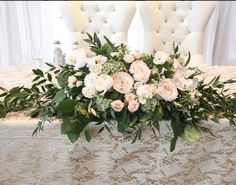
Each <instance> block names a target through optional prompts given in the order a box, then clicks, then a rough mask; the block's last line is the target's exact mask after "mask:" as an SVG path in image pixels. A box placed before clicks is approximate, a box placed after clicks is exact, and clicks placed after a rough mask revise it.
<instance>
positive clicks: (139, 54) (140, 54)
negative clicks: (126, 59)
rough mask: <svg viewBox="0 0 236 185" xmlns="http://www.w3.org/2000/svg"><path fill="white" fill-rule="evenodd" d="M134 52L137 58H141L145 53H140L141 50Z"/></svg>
mask: <svg viewBox="0 0 236 185" xmlns="http://www.w3.org/2000/svg"><path fill="white" fill-rule="evenodd" d="M132 54H133V56H134V58H135V60H139V59H140V58H141V57H143V55H144V53H140V52H134V53H132Z"/></svg>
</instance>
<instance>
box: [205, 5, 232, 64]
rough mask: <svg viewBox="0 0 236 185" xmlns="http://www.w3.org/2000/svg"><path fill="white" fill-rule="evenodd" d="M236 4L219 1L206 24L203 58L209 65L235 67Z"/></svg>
mask: <svg viewBox="0 0 236 185" xmlns="http://www.w3.org/2000/svg"><path fill="white" fill-rule="evenodd" d="M235 17H236V2H233V1H219V2H217V4H216V9H215V11H214V13H213V15H212V17H211V19H210V21H209V23H208V26H207V29H206V35H205V45H204V47H205V50H204V51H205V56H206V60H207V62H208V64H209V65H236V21H235Z"/></svg>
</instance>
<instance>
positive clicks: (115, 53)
mask: <svg viewBox="0 0 236 185" xmlns="http://www.w3.org/2000/svg"><path fill="white" fill-rule="evenodd" d="M111 56H112V57H114V56H119V52H112V53H111Z"/></svg>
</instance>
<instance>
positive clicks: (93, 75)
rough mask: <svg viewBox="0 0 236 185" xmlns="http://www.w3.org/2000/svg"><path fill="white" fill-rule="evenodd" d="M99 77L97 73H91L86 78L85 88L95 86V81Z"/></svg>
mask: <svg viewBox="0 0 236 185" xmlns="http://www.w3.org/2000/svg"><path fill="white" fill-rule="evenodd" d="M97 77H98V75H97V74H96V73H89V74H87V75H86V76H85V78H84V85H85V86H94V83H95V80H96V79H97Z"/></svg>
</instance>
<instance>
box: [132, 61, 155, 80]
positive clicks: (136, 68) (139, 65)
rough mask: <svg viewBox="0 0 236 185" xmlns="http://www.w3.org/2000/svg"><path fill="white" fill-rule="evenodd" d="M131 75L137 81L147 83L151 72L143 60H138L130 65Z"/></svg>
mask: <svg viewBox="0 0 236 185" xmlns="http://www.w3.org/2000/svg"><path fill="white" fill-rule="evenodd" d="M129 71H130V73H132V74H133V77H134V79H135V80H136V81H139V82H142V83H146V82H147V81H148V80H149V77H150V74H151V70H150V69H149V68H148V66H147V64H145V63H144V62H143V61H141V60H136V61H135V62H133V63H132V64H131V65H130V69H129Z"/></svg>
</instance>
